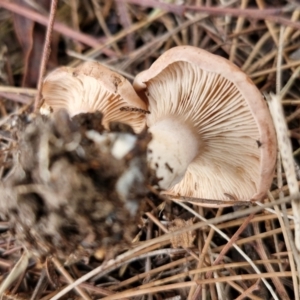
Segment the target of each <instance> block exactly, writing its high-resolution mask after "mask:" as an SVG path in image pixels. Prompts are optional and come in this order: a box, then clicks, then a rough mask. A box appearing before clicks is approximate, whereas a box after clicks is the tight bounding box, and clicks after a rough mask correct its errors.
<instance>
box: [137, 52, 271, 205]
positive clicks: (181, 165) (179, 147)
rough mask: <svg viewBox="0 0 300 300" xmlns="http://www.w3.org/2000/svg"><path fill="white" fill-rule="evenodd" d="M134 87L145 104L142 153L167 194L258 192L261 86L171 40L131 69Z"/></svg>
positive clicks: (266, 143)
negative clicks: (146, 135)
mask: <svg viewBox="0 0 300 300" xmlns="http://www.w3.org/2000/svg"><path fill="white" fill-rule="evenodd" d="M134 88H135V89H136V91H137V93H138V94H139V95H140V96H141V97H142V98H143V99H145V100H146V101H148V104H149V107H148V108H149V110H150V114H149V115H147V116H146V119H147V125H148V127H149V130H150V132H151V133H152V136H153V139H152V141H151V142H150V144H149V146H148V147H149V148H148V160H149V163H150V166H151V167H152V168H153V169H156V174H157V176H158V178H160V179H161V180H160V181H159V186H160V187H161V188H163V189H166V190H167V193H169V194H173V195H181V196H188V197H198V198H206V199H217V200H232V199H238V200H244V201H248V200H250V199H261V198H262V197H263V196H264V195H265V193H266V191H267V189H268V188H269V186H270V184H271V181H272V176H273V171H274V165H275V157H276V140H275V132H274V128H273V124H272V121H271V117H270V114H269V111H268V109H267V106H266V104H265V102H264V100H263V98H262V95H261V93H260V92H259V90H258V89H257V88H256V87H255V85H254V83H253V82H252V81H251V80H250V79H249V78H248V77H247V75H246V74H244V73H243V72H242V71H241V70H240V69H239V68H238V67H236V66H235V65H234V64H232V63H231V62H230V61H228V60H226V59H224V58H222V57H219V56H216V55H214V54H211V53H209V52H206V51H205V50H202V49H198V48H195V47H191V46H180V47H175V48H173V49H171V50H169V51H167V52H165V53H164V54H163V55H162V56H161V57H160V58H159V59H158V60H156V61H155V62H154V63H153V65H152V66H151V67H150V69H149V70H146V71H144V72H142V73H140V74H139V75H137V77H136V78H135V81H134ZM224 203H225V202H224Z"/></svg>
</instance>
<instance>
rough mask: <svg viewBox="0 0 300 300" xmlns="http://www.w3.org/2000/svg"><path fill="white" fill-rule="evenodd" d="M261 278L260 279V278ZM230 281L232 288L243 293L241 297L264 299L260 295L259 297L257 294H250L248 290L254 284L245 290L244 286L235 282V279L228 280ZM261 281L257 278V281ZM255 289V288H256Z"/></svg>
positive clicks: (253, 299) (252, 299) (255, 299)
mask: <svg viewBox="0 0 300 300" xmlns="http://www.w3.org/2000/svg"><path fill="white" fill-rule="evenodd" d="M259 280H260V279H259ZM227 282H228V284H229V285H230V286H231V287H232V288H234V289H235V290H236V291H238V292H239V293H240V294H241V295H240V296H239V297H241V298H240V299H247V297H248V298H249V299H251V300H263V299H262V298H260V297H257V296H255V295H254V294H252V293H251V294H249V293H248V290H250V289H251V288H252V287H253V286H251V287H250V288H249V289H247V290H243V288H242V287H241V286H240V285H239V284H237V283H235V282H234V281H227ZM258 282H259V281H258V280H257V283H258ZM255 284H256V283H255ZM255 284H254V285H255ZM254 290H255V289H254ZM245 293H246V295H245ZM235 300H237V299H235Z"/></svg>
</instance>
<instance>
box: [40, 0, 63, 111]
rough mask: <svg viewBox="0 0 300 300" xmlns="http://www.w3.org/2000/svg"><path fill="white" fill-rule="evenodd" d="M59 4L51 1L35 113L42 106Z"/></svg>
mask: <svg viewBox="0 0 300 300" xmlns="http://www.w3.org/2000/svg"><path fill="white" fill-rule="evenodd" d="M57 2H58V0H52V1H51V8H50V18H49V23H48V27H47V32H46V38H45V44H44V49H43V56H42V59H41V65H40V74H39V79H38V85H37V90H38V93H37V95H36V98H35V102H34V112H38V110H39V109H40V106H41V98H42V85H43V78H44V75H45V73H46V67H47V63H48V60H49V56H50V53H51V37H52V31H53V24H54V19H55V13H56V7H57Z"/></svg>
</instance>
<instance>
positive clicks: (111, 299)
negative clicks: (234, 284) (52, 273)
mask: <svg viewBox="0 0 300 300" xmlns="http://www.w3.org/2000/svg"><path fill="white" fill-rule="evenodd" d="M272 276H278V277H290V276H291V272H288V271H287V272H275V273H271V274H270V273H261V274H245V275H233V276H227V277H219V278H213V279H202V280H197V282H191V281H189V282H180V283H174V284H168V285H163V286H156V287H152V288H147V289H143V290H140V289H139V288H136V289H135V290H134V291H130V292H128V291H124V292H120V293H118V294H115V295H110V296H107V297H105V298H102V300H119V299H123V298H124V297H134V296H140V295H147V294H148V293H155V292H162V291H167V290H175V289H180V288H188V287H191V286H193V285H195V284H202V285H204V284H216V283H217V282H228V281H233V280H234V281H238V280H252V279H260V278H261V279H266V278H271V277H272ZM53 299H54V298H53ZM276 299H278V298H277V297H276Z"/></svg>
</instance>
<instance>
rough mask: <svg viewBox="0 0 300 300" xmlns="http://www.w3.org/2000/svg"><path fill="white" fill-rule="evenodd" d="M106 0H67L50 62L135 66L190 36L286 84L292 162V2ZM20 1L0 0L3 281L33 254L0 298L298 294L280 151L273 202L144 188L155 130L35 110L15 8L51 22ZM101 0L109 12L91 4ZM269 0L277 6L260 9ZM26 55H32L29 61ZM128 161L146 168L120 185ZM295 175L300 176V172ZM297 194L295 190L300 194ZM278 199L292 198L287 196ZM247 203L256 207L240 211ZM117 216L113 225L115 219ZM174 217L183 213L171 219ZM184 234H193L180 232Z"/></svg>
mask: <svg viewBox="0 0 300 300" xmlns="http://www.w3.org/2000/svg"><path fill="white" fill-rule="evenodd" d="M19 2H22V1H19ZM24 2H25V1H24ZM108 2H109V1H107V2H106V1H98V2H97V1H93V3H90V2H84V3H83V2H82V3H79V2H78V3H77V10H76V5H75V6H72V5H71V4H70V3H68V1H65V2H64V3H63V2H60V1H59V5H58V9H57V19H58V20H59V22H58V23H56V24H55V25H54V30H55V31H56V32H59V35H60V36H59V37H56V38H58V39H59V40H60V44H59V48H58V53H57V54H56V56H57V57H55V55H54V58H53V64H56V62H55V58H57V60H58V64H59V65H70V66H75V65H78V64H79V63H80V62H81V60H82V59H85V60H90V59H93V60H98V61H100V62H102V63H105V64H106V65H107V66H110V67H112V68H114V69H115V70H119V71H120V72H122V74H125V76H126V74H129V78H132V76H134V75H136V74H137V73H138V72H140V71H141V70H144V69H147V68H148V67H149V66H150V64H151V63H152V62H153V61H154V60H155V59H156V58H157V57H158V56H159V55H160V54H161V53H162V52H163V51H164V50H167V49H169V48H170V47H173V46H175V45H180V44H190V45H193V46H197V47H202V48H204V49H206V50H208V51H210V52H213V53H216V54H219V55H222V56H225V57H227V58H230V60H231V61H233V62H234V63H236V64H237V65H238V66H240V67H241V68H242V69H243V70H244V71H245V72H246V73H247V74H248V75H249V76H250V77H251V78H252V79H253V80H254V82H255V83H256V85H257V86H258V87H259V88H260V90H261V91H262V92H267V93H269V92H270V91H273V92H277V94H280V95H281V98H280V101H281V105H282V107H283V108H284V113H285V117H286V119H287V120H289V122H288V123H287V124H288V133H289V138H290V139H291V143H292V144H291V145H292V150H293V154H292V153H289V154H288V155H290V159H291V158H292V161H293V162H294V168H296V170H297V162H298V163H299V153H300V152H299V141H300V139H299V137H300V135H299V134H300V132H299V114H298V111H299V103H300V102H299V99H300V98H299V97H300V91H299V76H298V74H299V73H298V72H299V70H298V69H299V65H300V63H299V57H298V56H297V55H298V54H297V53H298V52H299V47H300V44H299V31H297V30H296V29H297V26H299V15H300V13H299V4H297V1H283V0H277V1H268V0H256V1H229V2H228V1H227V2H225V1H192V0H191V1H187V3H185V4H184V5H185V6H183V5H180V3H178V2H177V1H171V2H170V3H167V4H165V3H164V2H162V3H163V4H161V3H160V4H158V3H157V1H150V0H149V1H144V5H146V6H147V7H148V8H145V7H142V6H140V5H139V3H136V4H130V3H129V2H133V1H118V2H122V4H121V5H120V4H115V3H114V2H111V3H108ZM13 4H14V3H12V2H11V3H9V2H7V1H5V0H1V1H0V6H3V7H6V9H8V10H6V9H1V10H0V13H1V14H0V16H1V19H0V26H1V28H2V29H3V30H1V33H0V35H1V40H2V41H3V46H2V45H0V47H1V49H0V50H1V51H0V52H1V53H2V54H1V57H0V63H1V72H0V74H1V76H0V80H1V87H0V93H1V95H0V96H1V101H0V116H1V119H0V127H1V128H0V174H1V181H2V182H1V193H0V195H1V198H2V199H5V200H7V201H1V224H0V230H1V232H2V233H1V240H0V244H1V248H0V250H1V260H0V271H1V279H2V282H3V281H4V280H5V278H8V276H9V274H11V273H13V266H19V265H20V264H21V265H22V259H21V260H20V258H21V257H24V256H25V260H24V259H23V267H22V270H21V272H19V273H18V274H16V273H15V274H16V275H15V276H14V279H13V284H12V285H9V287H8V288H7V289H6V292H5V293H4V294H3V299H63V297H70V298H72V299H142V297H144V299H206V298H208V297H209V298H210V299H245V298H246V297H248V298H249V299H297V298H299V291H298V286H299V253H298V252H297V251H296V250H295V249H294V250H293V243H294V240H293V234H294V232H293V231H294V228H295V223H294V222H295V220H294V215H293V212H292V209H291V199H290V200H288V199H289V198H286V197H288V195H289V194H290V192H289V188H288V186H287V178H286V174H285V173H284V170H283V171H282V170H281V163H280V161H279V163H278V167H277V172H276V174H275V176H274V183H273V186H272V188H271V190H270V193H269V194H268V197H267V198H266V199H264V202H265V205H263V204H261V203H257V205H259V206H258V207H257V206H255V205H254V206H253V207H252V206H251V207H250V208H247V207H243V206H237V207H233V208H226V209H222V208H220V209H211V208H199V207H196V206H195V207H193V206H191V205H189V206H185V205H183V204H182V202H181V201H180V199H177V200H178V201H177V200H176V199H175V200H174V201H169V199H166V198H165V197H163V196H160V195H159V193H158V191H155V190H154V189H153V188H150V187H149V184H150V183H151V180H153V178H152V174H149V173H148V172H149V171H148V170H147V169H145V149H146V144H147V142H148V140H149V138H150V137H148V135H147V133H146V132H144V133H142V134H141V135H135V134H133V132H132V131H131V130H130V129H129V128H128V127H126V126H124V125H121V124H120V123H119V124H113V125H112V127H111V131H110V132H109V131H105V130H103V128H102V127H101V125H100V124H101V122H99V121H100V120H101V118H102V116H101V114H98V113H97V114H88V115H81V116H78V117H77V118H75V119H73V120H71V121H70V119H69V118H68V116H67V114H66V112H63V111H62V112H60V113H59V114H57V115H56V116H55V117H54V118H53V119H50V118H49V119H48V118H47V117H41V116H34V115H32V114H31V113H30V112H29V110H28V104H29V102H30V100H31V99H33V96H34V94H35V91H34V90H31V89H28V90H26V85H27V87H29V86H28V84H24V85H25V86H24V87H23V88H22V89H21V88H20V86H21V85H22V78H24V76H25V78H26V76H27V77H28V75H26V74H28V73H26V72H27V71H26V68H24V66H26V65H28V66H29V65H31V64H32V63H33V62H34V59H38V57H37V56H36V57H35V56H34V55H35V54H34V55H31V56H28V53H27V54H26V52H22V50H21V47H20V46H18V43H17V42H16V39H15V35H14V33H15V31H16V30H22V28H19V29H17V28H14V27H13V23H12V19H11V16H10V14H9V13H8V11H13V12H14V13H18V12H19V13H22V14H23V17H25V18H28V19H29V20H32V21H35V22H36V21H38V20H39V22H40V23H42V24H44V25H46V24H47V17H46V16H45V14H44V12H43V11H42V10H40V9H39V8H38V7H31V8H27V9H23V8H20V5H21V4H20V5H19V6H13ZM212 6H213V7H215V8H216V9H215V10H212V9H210V7H212ZM70 7H71V8H72V9H70ZM74 7H75V9H74ZM96 7H97V8H98V9H100V10H101V13H97V14H96V11H95V10H96V9H94V8H96ZM183 8H185V10H184V9H183ZM244 8H247V9H248V8H250V9H254V10H252V11H251V10H247V11H245V12H243V11H242V9H244ZM268 8H271V9H273V11H267V10H264V9H268ZM230 9H233V10H230ZM274 9H275V10H276V9H277V12H276V13H275V10H274ZM199 11H201V13H200V12H199ZM25 13H26V15H24V14H25ZM274 13H275V15H274ZM118 14H121V15H118ZM255 14H256V16H254V15H255ZM70 20H72V22H71V21H70ZM62 23H64V24H62ZM65 24H67V26H66V25H65ZM62 25H63V26H62ZM280 26H284V27H282V28H283V33H282V36H280ZM288 26H289V27H288ZM71 27H72V28H73V29H72V28H71ZM75 28H76V29H75ZM24 30H25V28H24ZM29 41H30V39H29ZM35 42H36V43H41V41H40V40H39V41H37V40H36V41H35ZM4 46H5V47H8V49H9V51H7V50H5V49H4V48H3V47H4ZM35 46H37V45H35ZM40 46H42V45H40ZM79 46H80V47H79ZM279 46H280V47H281V50H280V47H279ZM54 50H56V49H54ZM55 52H56V51H55ZM26 55H27V56H26ZM278 55H280V56H281V57H282V59H283V60H282V63H281V64H278V63H277V60H278ZM25 57H30V59H32V60H33V61H32V62H29V61H25V62H24V61H23V58H24V59H26V58H25ZM27 59H28V58H27ZM22 61H23V62H22ZM51 62H52V61H51ZM50 65H51V63H49V64H48V68H49V69H50V68H52V67H51V66H50ZM59 65H57V66H59ZM53 67H54V65H53ZM278 74H280V77H278ZM35 80H37V79H35ZM23 82H24V81H23ZM31 85H32V86H33V85H34V83H33V84H31ZM276 86H279V88H277V89H276ZM281 86H283V87H282V88H281ZM27 91H28V92H27ZM22 103H24V104H22ZM274 122H276V120H274ZM95 123H96V124H95ZM124 135H126V136H132V137H133V138H134V140H135V144H134V146H133V148H132V149H131V150H130V151H129V154H128V155H125V156H124V157H123V158H122V159H116V158H115V157H114V156H113V154H112V149H113V145H114V142H115V141H116V140H117V139H118V138H121V136H124ZM122 138H123V137H122ZM97 143H98V144H99V143H101V147H100V148H99V147H96V145H97ZM20 150H21V151H20ZM130 168H137V169H138V172H137V173H136V174H139V175H136V177H135V178H136V179H138V180H137V181H132V182H131V185H130V184H129V187H130V186H131V187H134V188H133V189H132V190H131V189H129V190H125V191H124V189H122V188H120V186H124V185H121V184H119V185H117V183H118V182H120V181H121V182H122V180H121V179H122V178H124V176H125V175H126V170H129V169H130ZM133 173H134V172H133ZM125 178H127V177H126V176H125ZM126 180H127V179H126ZM296 180H297V183H298V186H299V175H298V177H297V179H296ZM126 182H127V181H126ZM129 182H130V181H129ZM117 186H119V190H118V188H117ZM292 196H293V201H299V199H298V198H299V195H298V198H297V195H292ZM82 199H85V200H84V201H82ZM124 199H127V200H128V199H133V201H127V200H124ZM136 199H139V201H136ZM297 199H298V200H297ZM54 200H55V201H54ZM181 200H185V199H181ZM216 200H217V199H216ZM199 201H205V199H202V200H201V199H199ZM66 202H67V203H72V205H66ZM127 202H129V203H130V204H128V203H127ZM283 202H287V204H286V206H283V205H281V204H280V205H278V203H283ZM97 203H98V205H99V203H101V209H100V210H99V209H98V210H97ZM124 203H125V204H124ZM112 204H113V205H112ZM126 205H130V209H128V207H126ZM267 205H268V207H265V206H267ZM132 207H134V208H135V209H136V214H132V213H131V211H132ZM258 208H259V209H260V210H258ZM255 209H256V210H255ZM251 210H252V211H254V212H255V213H254V214H253V215H251ZM103 211H105V212H106V214H105V215H104V213H103ZM246 212H248V213H249V215H251V218H250V217H249V218H245V215H243V214H244V213H246ZM102 213H103V215H102ZM53 220H55V221H53ZM112 220H114V221H115V222H114V224H115V227H111V226H109V225H110V224H112V223H111V222H112ZM174 220H181V221H174ZM188 220H191V221H188ZM176 222H178V223H180V224H185V226H181V225H180V226H172V224H175V223H176ZM202 222H203V223H202ZM210 222H214V224H215V225H214V226H215V227H213V226H211V225H210V224H211V223H210ZM205 224H206V225H205ZM197 226H198V227H197ZM196 227H197V228H196ZM166 228H170V229H171V230H170V231H169V232H168V231H166ZM173 230H174V231H173ZM125 231H126V234H125ZM235 233H237V234H235ZM180 234H182V238H183V239H184V237H186V238H187V241H188V242H187V243H186V244H181V243H179V241H180V242H181V240H180V239H178V237H180ZM176 236H177V238H176ZM172 243H173V246H175V248H173V247H172V245H171V244H172ZM181 247H183V248H181ZM294 248H295V247H294ZM26 249H27V250H28V251H30V252H31V254H30V255H29V256H28V260H27V258H26V257H27V256H26V255H27V254H26V253H27V252H26V251H27V250H26ZM22 255H23V256H22ZM32 255H33V256H32ZM18 261H20V264H19V263H18ZM24 261H25V263H24ZM26 262H28V263H26ZM64 263H66V264H65V265H62V264H64ZM67 290H68V291H67Z"/></svg>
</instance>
